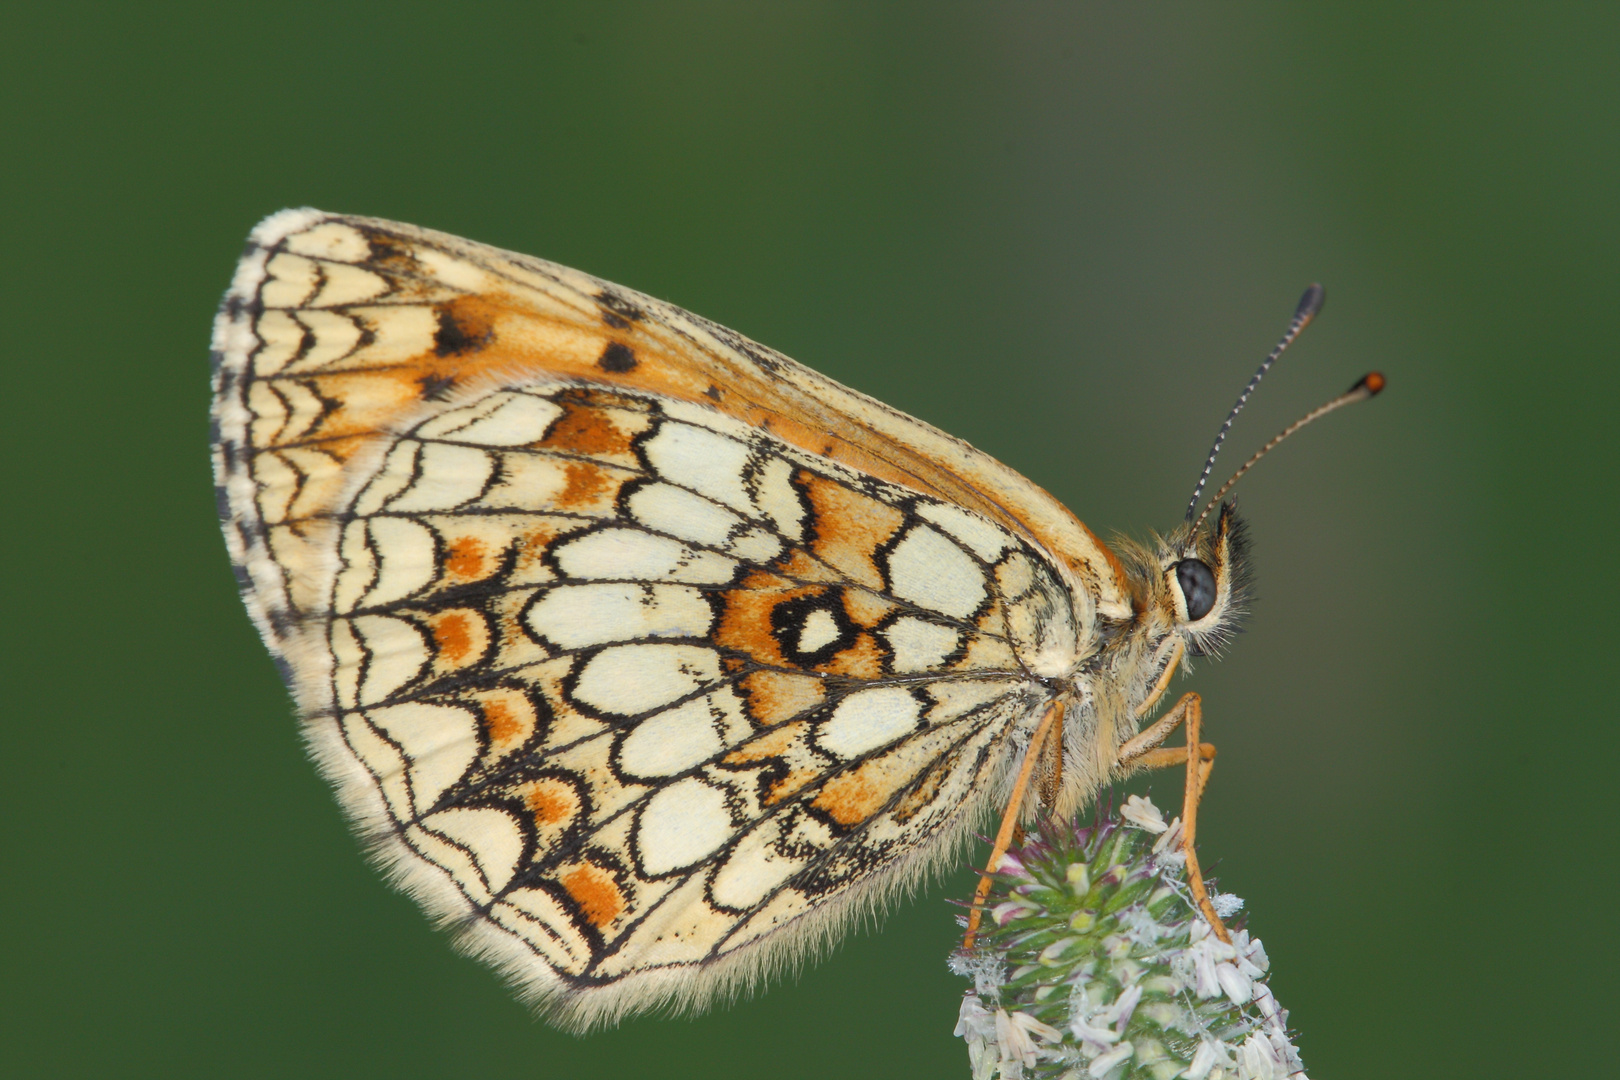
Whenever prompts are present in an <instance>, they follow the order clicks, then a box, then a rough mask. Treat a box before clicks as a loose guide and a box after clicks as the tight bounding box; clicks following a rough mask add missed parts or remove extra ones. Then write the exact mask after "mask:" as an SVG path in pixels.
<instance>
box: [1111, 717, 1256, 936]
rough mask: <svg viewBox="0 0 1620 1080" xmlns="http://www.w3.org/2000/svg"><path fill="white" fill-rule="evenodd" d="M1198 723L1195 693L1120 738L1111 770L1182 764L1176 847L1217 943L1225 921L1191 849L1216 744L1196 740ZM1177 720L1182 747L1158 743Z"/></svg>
mask: <svg viewBox="0 0 1620 1080" xmlns="http://www.w3.org/2000/svg"><path fill="white" fill-rule="evenodd" d="M1203 722H1204V706H1203V699H1201V698H1200V697H1199V696H1198V695H1197V694H1191V693H1190V694H1187V695H1186V696H1184V697H1183V698H1182V699H1181V700H1180V701H1178V702H1176V706H1175V708H1173V709H1171V710H1170V711H1169V712H1167V713H1165V714H1164V716H1162V717H1161V718H1160V719H1159V720H1158V721H1157V722H1155V723H1154V724H1153V726H1152V727H1150V728H1148V729H1147V730H1146V731H1143V732H1140V733H1138V734H1137V735H1135V736H1134V737H1132V738H1130V739H1127V740H1126V741H1125V743H1124V745H1122V746H1121V747H1120V748H1119V755H1118V757H1117V758H1116V759H1115V769H1116V771H1118V772H1120V773H1126V772H1136V771H1137V770H1140V769H1162V768H1169V767H1173V766H1177V765H1185V766H1186V769H1187V782H1186V787H1185V789H1184V793H1183V796H1182V802H1181V828H1182V833H1181V849H1182V852H1183V854H1185V855H1186V857H1187V885H1188V887H1190V888H1191V889H1192V894H1193V899H1195V900H1196V901H1197V902H1198V908H1199V910H1200V911H1202V912H1203V913H1204V918H1206V919H1208V920H1209V925H1210V927H1211V928H1213V929H1214V931H1215V935H1216V936H1217V937H1219V938H1220V939H1221V940H1222V941H1225V942H1230V941H1231V940H1232V939H1231V935H1229V934H1228V933H1227V932H1226V924H1225V923H1223V922H1221V919H1220V916H1218V915H1216V914H1215V906H1214V905H1213V904H1211V903H1210V901H1209V890H1208V889H1206V888H1205V887H1204V874H1203V871H1202V870H1200V869H1199V866H1198V853H1197V852H1196V851H1195V850H1194V849H1193V844H1194V842H1195V840H1196V839H1197V835H1198V803H1199V801H1200V800H1202V799H1203V797H1204V785H1205V784H1208V783H1209V774H1210V770H1212V769H1213V768H1214V767H1215V747H1214V746H1213V745H1211V744H1210V743H1207V742H1201V741H1200V740H1199V735H1200V734H1201V729H1202V727H1203ZM1179 724H1186V725H1187V745H1186V747H1185V748H1182V747H1179V746H1175V747H1165V746H1161V745H1159V744H1160V743H1162V742H1164V740H1165V739H1166V738H1168V737H1169V735H1170V732H1172V731H1174V730H1175V729H1176V727H1177V725H1179Z"/></svg>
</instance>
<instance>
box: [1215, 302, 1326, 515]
mask: <svg viewBox="0 0 1620 1080" xmlns="http://www.w3.org/2000/svg"><path fill="white" fill-rule="evenodd" d="M1326 299H1327V290H1325V289H1323V288H1322V286H1321V285H1319V284H1315V285H1312V286H1311V287H1310V288H1308V289H1306V290H1305V295H1304V296H1301V297H1300V298H1299V306H1298V307H1296V308H1294V318H1293V320H1292V321H1291V322H1290V323H1289V324H1288V332H1287V333H1285V334H1284V335H1283V336H1282V340H1281V341H1279V342H1277V347H1276V348H1274V349H1272V350H1271V353H1270V355H1268V356H1267V357H1266V358H1265V359H1264V360H1263V361H1261V363H1260V370H1258V371H1256V372H1255V373H1254V378H1252V379H1250V380H1249V385H1248V386H1245V387H1244V388H1243V393H1241V394H1239V395H1238V399H1237V404H1236V405H1233V406H1232V411H1231V412H1229V413H1227V414H1226V423H1224V424H1222V425H1221V430H1219V431H1217V432H1216V433H1215V445H1214V446H1212V447H1210V448H1209V457H1208V458H1206V459H1204V471H1203V472H1201V473H1199V474H1198V484H1197V486H1196V487H1194V488H1193V493H1192V498H1191V499H1189V500H1187V520H1188V521H1191V520H1192V519H1193V515H1194V514H1196V513H1198V496H1200V495H1202V494H1203V493H1204V485H1205V484H1207V483H1208V482H1209V474H1210V470H1212V469H1214V468H1215V455H1216V454H1219V453H1220V452H1221V444H1222V443H1223V442H1225V441H1226V433H1227V432H1228V431H1231V430H1232V421H1233V420H1236V419H1237V414H1238V413H1240V412H1242V411H1243V406H1245V405H1247V404H1248V403H1249V395H1250V394H1252V393H1254V388H1255V387H1257V386H1259V385H1260V380H1261V379H1263V378H1265V377H1266V372H1268V371H1270V370H1271V365H1272V364H1275V363H1276V362H1277V357H1279V356H1281V355H1282V354H1283V350H1284V349H1286V348H1288V346H1290V345H1292V344H1293V343H1294V339H1295V338H1297V337H1299V335H1300V332H1301V331H1303V330H1304V329H1305V328H1306V327H1307V326H1309V325H1310V324H1311V320H1312V319H1314V318H1316V313H1317V312H1319V311H1321V310H1322V301H1324V300H1326ZM1199 520H1200V521H1201V520H1203V519H1202V518H1200V519H1199ZM1194 531H1195V532H1196V530H1194Z"/></svg>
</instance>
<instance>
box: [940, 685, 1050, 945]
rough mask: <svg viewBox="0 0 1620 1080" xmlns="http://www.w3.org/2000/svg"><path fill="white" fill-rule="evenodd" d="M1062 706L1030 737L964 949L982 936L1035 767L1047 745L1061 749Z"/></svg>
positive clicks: (970, 916) (975, 900)
mask: <svg viewBox="0 0 1620 1080" xmlns="http://www.w3.org/2000/svg"><path fill="white" fill-rule="evenodd" d="M1062 719H1063V703H1062V702H1061V701H1054V702H1053V703H1052V705H1051V707H1050V708H1049V709H1047V710H1046V715H1045V716H1043V717H1041V722H1040V723H1039V724H1038V725H1036V728H1035V734H1033V735H1031V736H1030V737H1029V747H1028V749H1026V750H1025V751H1024V761H1023V764H1022V765H1020V766H1019V768H1018V778H1017V779H1016V780H1014V781H1013V789H1012V797H1011V798H1010V799H1008V800H1007V809H1006V810H1005V811H1004V812H1003V813H1002V815H1001V828H999V829H997V830H996V840H995V843H994V844H992V845H991V847H990V859H989V861H988V862H986V863H985V864H984V873H982V874H980V875H979V887H978V888H977V889H975V890H973V908H972V910H971V911H969V912H968V925H967V933H966V934H965V935H963V937H962V948H964V949H971V948H973V941H974V939H975V938H976V937H978V935H979V921H980V919H981V918H983V916H984V898H985V897H986V896H989V895H990V879H991V875H992V874H994V873H995V872H996V867H998V866H1000V865H1001V857H1002V856H1003V855H1005V854H1006V853H1007V848H1008V847H1009V846H1010V845H1011V844H1012V839H1013V830H1014V829H1015V828H1017V826H1018V812H1019V811H1020V810H1021V809H1023V805H1024V792H1025V791H1026V790H1028V788H1029V779H1030V776H1031V775H1032V774H1033V773H1034V772H1035V765H1036V763H1037V762H1039V761H1040V760H1041V759H1042V757H1043V756H1044V755H1043V754H1042V751H1043V750H1044V749H1045V747H1046V744H1047V743H1048V742H1057V743H1058V744H1059V746H1060V750H1059V754H1060V756H1061V745H1062V723H1061V721H1062ZM1054 727H1056V728H1057V729H1058V735H1057V738H1056V739H1053V738H1052V729H1053V728H1054Z"/></svg>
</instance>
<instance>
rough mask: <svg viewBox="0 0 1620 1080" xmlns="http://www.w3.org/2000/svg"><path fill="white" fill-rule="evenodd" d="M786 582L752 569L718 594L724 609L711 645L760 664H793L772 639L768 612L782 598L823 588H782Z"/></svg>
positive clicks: (773, 635) (774, 665)
mask: <svg viewBox="0 0 1620 1080" xmlns="http://www.w3.org/2000/svg"><path fill="white" fill-rule="evenodd" d="M787 585H788V583H787V582H786V581H784V580H783V579H781V578H779V577H777V576H776V575H775V574H769V573H766V572H764V571H762V570H756V571H754V572H753V573H751V574H749V575H748V577H747V578H745V579H744V580H743V583H742V587H741V588H738V589H732V590H731V591H729V592H726V593H724V594H722V598H723V600H724V601H725V610H724V612H723V613H722V614H721V616H720V625H719V626H718V627H717V628H716V629H715V632H714V641H715V644H717V645H719V646H720V647H721V648H724V649H732V650H735V651H737V652H740V653H745V654H747V655H748V656H750V657H752V658H753V659H755V660H756V661H758V662H759V663H762V664H770V665H772V666H773V667H791V666H793V665H791V664H790V663H789V662H788V660H787V658H786V657H785V656H783V655H782V647H781V646H780V645H779V644H778V643H777V641H776V632H775V628H774V627H772V626H771V612H772V611H774V610H775V609H776V605H778V604H780V603H782V602H784V601H787V600H794V599H797V598H798V597H801V596H819V595H821V594H822V593H823V592H825V591H826V589H825V587H823V586H820V585H808V586H800V587H798V588H789V587H784V586H787Z"/></svg>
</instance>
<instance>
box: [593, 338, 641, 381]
mask: <svg viewBox="0 0 1620 1080" xmlns="http://www.w3.org/2000/svg"><path fill="white" fill-rule="evenodd" d="M596 366H597V367H599V368H601V369H602V370H603V371H611V372H613V373H614V374H615V375H622V374H624V373H625V372H626V371H634V370H635V367H636V354H635V353H634V352H632V351H631V350H630V346H628V345H624V344H621V343H619V342H617V341H614V342H610V343H609V344H608V347H607V348H605V349H603V350H602V355H601V357H600V358H599V359H598V360H597V361H596Z"/></svg>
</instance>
